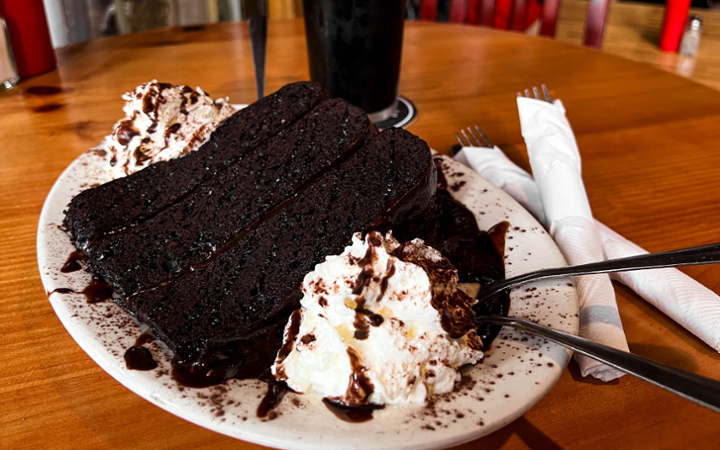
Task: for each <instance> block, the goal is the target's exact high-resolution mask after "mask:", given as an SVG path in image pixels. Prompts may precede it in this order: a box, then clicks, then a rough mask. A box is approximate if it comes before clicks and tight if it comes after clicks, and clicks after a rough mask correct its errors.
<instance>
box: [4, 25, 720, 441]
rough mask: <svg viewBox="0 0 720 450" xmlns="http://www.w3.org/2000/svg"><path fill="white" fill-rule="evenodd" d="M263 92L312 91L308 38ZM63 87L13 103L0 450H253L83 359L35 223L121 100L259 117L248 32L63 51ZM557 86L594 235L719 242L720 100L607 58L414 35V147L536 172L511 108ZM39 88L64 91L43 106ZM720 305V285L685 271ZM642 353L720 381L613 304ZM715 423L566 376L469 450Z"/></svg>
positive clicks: (457, 30)
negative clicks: (498, 153)
mask: <svg viewBox="0 0 720 450" xmlns="http://www.w3.org/2000/svg"><path fill="white" fill-rule="evenodd" d="M267 59H268V70H267V89H268V91H273V90H276V89H277V88H279V87H280V86H282V85H284V84H285V83H288V82H291V81H295V80H301V79H308V68H307V57H306V49H305V43H304V33H303V25H302V21H301V20H288V21H273V22H271V23H270V27H269V48H268V56H267ZM59 64H60V65H59V68H58V70H56V71H54V72H51V73H49V74H46V75H43V76H40V77H37V78H34V79H31V80H27V81H23V82H22V83H20V84H19V85H18V86H17V87H16V88H14V89H12V90H10V91H8V92H4V93H0V111H2V113H1V114H2V120H0V192H2V195H1V196H0V246H1V247H0V248H1V251H0V254H1V255H2V258H1V259H0V287H1V290H0V292H2V295H0V346H1V347H0V348H1V349H2V351H1V353H0V364H1V366H0V367H2V370H1V371H0V447H1V448H8V449H10V448H12V449H19V448H52V449H74V448H98V449H115V448H118V449H119V448H123V449H124V448H134V449H157V448H212V449H230V448H232V449H255V448H260V447H258V446H256V445H252V444H248V443H243V442H240V441H235V440H233V439H231V438H228V437H225V436H222V435H219V434H216V433H214V432H211V431H208V430H205V429H203V428H200V427H197V426H195V425H192V424H190V423H188V422H185V421H184V420H182V419H179V418H177V417H175V416H173V415H171V414H169V413H167V412H164V411H163V410H161V409H159V408H157V407H155V406H153V405H151V404H150V403H148V402H146V401H145V400H143V399H141V398H140V397H138V396H136V395H135V394H133V393H131V392H130V391H129V390H128V389H126V388H124V387H123V386H121V385H120V384H118V383H117V382H116V381H115V380H114V379H112V378H111V377H110V376H108V375H107V374H106V373H105V372H103V371H102V370H101V369H100V368H99V367H98V366H97V365H96V364H95V363H94V362H93V361H92V360H91V359H90V358H89V357H88V356H87V355H86V354H85V353H84V352H83V351H82V350H81V349H80V348H79V347H78V346H77V344H75V342H74V341H73V340H72V338H71V337H70V335H69V334H68V333H67V332H66V331H65V329H64V328H63V326H62V324H61V323H60V321H59V320H58V319H57V317H56V316H55V314H54V313H53V310H52V308H51V306H50V303H49V302H48V299H47V296H46V295H45V292H44V290H43V287H42V285H41V282H40V277H39V274H38V269H37V263H36V254H35V248H36V247H35V239H36V227H37V223H38V218H39V214H40V210H41V208H42V205H43V202H44V200H45V197H46V195H47V194H48V192H49V190H50V188H51V186H52V184H53V183H54V181H55V180H56V179H57V177H58V176H59V175H60V173H61V172H62V171H63V170H64V169H65V168H66V167H67V166H68V164H70V162H71V161H73V160H74V159H75V158H76V157H77V156H78V155H79V154H80V153H82V152H84V151H86V150H88V149H89V148H90V147H92V146H94V145H96V144H98V143H99V142H100V141H101V140H102V138H103V136H105V135H106V134H108V133H109V132H110V130H111V127H112V125H113V123H114V122H115V121H116V120H118V119H119V118H120V117H121V115H122V110H121V108H122V104H123V103H122V100H121V99H120V96H121V94H122V93H124V92H126V91H129V90H131V89H133V88H134V87H135V86H136V85H138V84H140V83H142V82H145V81H147V80H150V79H153V78H157V79H159V80H162V81H168V82H172V83H176V84H189V85H191V86H201V87H202V88H203V89H205V90H207V91H208V92H209V93H210V94H211V95H214V96H229V97H230V100H231V101H232V102H235V103H247V102H252V101H254V100H255V99H254V92H255V86H254V80H253V66H252V59H251V56H250V45H249V39H248V32H247V26H246V24H244V23H228V24H218V25H212V26H208V27H205V28H204V29H199V28H198V27H192V28H188V29H185V30H184V29H183V28H174V29H169V30H160V31H153V32H148V33H143V34H137V35H130V36H124V37H115V38H108V39H101V40H97V41H92V42H88V43H84V44H79V45H76V46H74V47H70V48H66V49H63V50H61V51H60V52H59ZM540 83H546V84H547V85H548V86H549V88H550V92H551V93H552V94H553V96H554V97H555V98H561V99H562V100H563V101H564V103H565V105H566V107H567V111H568V117H569V119H570V122H571V123H572V125H573V128H574V130H575V133H576V135H577V139H578V143H579V146H580V149H581V153H582V156H583V170H584V179H585V183H586V187H587V191H588V194H589V197H590V202H591V205H592V207H593V210H594V214H595V216H596V217H597V218H598V219H599V220H601V221H602V222H604V223H605V224H607V225H609V226H610V227H612V228H614V229H615V230H617V231H618V232H620V233H621V234H623V235H624V236H626V237H627V238H629V239H631V240H633V241H634V242H636V243H637V244H639V245H641V246H643V247H645V248H646V249H648V250H650V251H659V250H665V249H671V248H676V247H682V246H691V245H699V244H705V243H709V242H717V241H720V233H719V232H718V225H717V224H718V223H720V208H718V204H720V180H719V177H718V172H719V170H720V151H718V150H720V148H719V147H720V125H719V124H720V92H718V91H715V90H712V89H710V88H708V87H705V86H702V85H700V84H697V83H694V82H692V81H689V80H686V79H684V78H681V77H679V76H676V75H673V74H670V73H667V72H664V71H661V70H657V69H654V68H652V67H650V66H649V65H647V64H639V63H635V62H631V61H628V60H625V59H622V58H619V57H615V56H611V55H608V54H604V53H600V52H596V51H591V50H587V49H583V48H580V47H576V46H572V45H566V44H562V43H559V42H556V41H550V40H545V39H540V38H533V37H528V36H524V35H520V34H513V33H506V32H499V31H493V30H488V29H482V28H477V27H463V26H454V25H441V24H430V23H408V25H407V27H406V35H405V47H404V53H403V66H402V74H401V83H400V91H401V93H402V94H403V95H405V96H407V97H409V98H410V99H411V100H412V101H414V102H415V104H416V105H417V107H418V109H419V117H418V119H417V121H416V122H415V123H414V124H412V125H411V126H410V130H411V131H412V132H414V133H416V134H418V135H419V136H420V137H422V138H424V139H425V140H426V141H427V142H428V143H429V144H430V145H431V146H432V147H434V148H436V149H438V150H440V151H448V150H449V148H450V146H451V145H452V144H454V142H455V138H454V136H453V133H454V132H455V131H457V130H458V129H460V128H461V127H465V126H468V125H472V124H478V125H480V126H481V127H482V129H483V130H484V131H485V133H486V134H487V135H488V136H489V137H490V138H491V139H492V140H493V141H494V142H496V143H497V144H499V146H500V147H501V148H502V149H503V150H505V151H506V152H507V154H508V155H509V156H510V157H511V158H512V159H513V160H515V161H516V162H518V163H520V164H521V165H522V166H524V167H526V168H527V167H528V164H527V157H526V153H525V147H524V144H523V140H522V137H521V135H520V126H519V122H518V118H517V108H516V104H515V92H516V91H518V90H521V89H524V88H526V87H531V86H533V85H539V84H540ZM34 86H50V87H58V88H60V89H61V91H60V92H59V93H56V94H51V95H37V94H33V93H32V92H33V90H32V89H30V88H31V87H34ZM685 271H686V273H688V274H690V275H691V276H693V277H694V278H696V279H697V280H698V281H700V282H701V283H703V284H704V285H706V286H708V287H709V288H710V289H713V290H715V292H720V266H703V267H698V268H689V269H687V270H685ZM616 291H617V298H618V303H619V308H620V315H621V317H622V320H623V325H624V327H625V331H626V333H627V337H628V341H629V344H630V349H631V350H632V351H633V352H635V353H638V354H640V355H644V356H647V357H650V358H653V359H656V360H658V361H661V362H664V363H668V364H671V365H674V366H677V367H679V368H682V369H685V370H689V371H692V372H695V373H698V374H701V375H705V376H709V377H714V378H716V379H720V355H718V353H717V352H715V351H714V350H712V349H711V348H710V347H708V346H707V345H705V344H704V343H702V342H701V341H700V340H698V339H697V338H695V337H694V336H693V335H692V334H690V333H689V332H687V331H686V330H684V329H683V328H681V327H680V326H678V325H677V324H675V323H674V322H673V321H671V320H670V319H668V318H667V317H665V316H664V315H663V314H662V313H660V312H659V311H657V310H656V309H655V308H654V307H652V306H650V305H649V304H648V303H646V302H644V301H643V300H642V299H640V298H639V297H637V296H636V295H635V294H633V293H632V292H631V291H629V290H628V289H626V288H624V287H622V286H620V285H616ZM719 437H720V415H718V414H715V413H712V412H710V411H709V410H706V409H704V408H702V407H700V406H697V405H695V404H693V403H690V402H688V401H685V400H682V399H680V398H679V397H676V396H674V395H672V394H669V393H666V392H665V391H663V390H661V389H659V388H655V387H652V386H650V385H648V384H646V383H644V382H641V381H638V380H636V379H634V378H632V377H630V376H625V377H623V378H621V379H620V380H618V381H615V382H612V383H609V384H603V383H600V382H596V381H594V380H592V379H583V378H582V377H581V376H580V375H579V373H578V369H577V366H576V365H575V363H571V364H570V367H569V369H568V370H566V371H565V373H564V374H563V376H562V378H561V379H560V381H559V383H558V384H557V386H556V387H555V388H554V389H553V390H552V391H551V392H550V393H549V395H547V396H546V397H545V398H544V399H543V400H541V401H540V403H539V404H538V405H537V406H535V407H534V408H533V409H532V410H530V411H529V412H528V413H526V414H525V415H524V416H523V417H522V418H520V419H518V420H517V421H515V422H514V423H512V424H510V425H508V426H507V427H505V428H503V429H501V430H499V431H497V432H495V433H493V434H491V435H489V436H487V437H485V438H483V439H481V440H479V441H475V442H472V443H468V444H466V445H464V446H461V447H459V448H462V449H477V448H483V449H486V448H487V449H497V448H503V449H520V448H532V449H547V448H550V449H553V448H564V449H618V448H642V449H644V448H661V449H675V448H693V449H714V448H717V445H718V438H719Z"/></svg>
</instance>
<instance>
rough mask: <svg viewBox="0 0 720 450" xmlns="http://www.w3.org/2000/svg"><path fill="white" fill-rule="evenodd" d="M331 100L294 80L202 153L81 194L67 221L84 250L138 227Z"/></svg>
mask: <svg viewBox="0 0 720 450" xmlns="http://www.w3.org/2000/svg"><path fill="white" fill-rule="evenodd" d="M326 98H327V92H326V91H325V90H324V89H322V88H321V87H320V86H319V85H317V84H315V83H309V82H298V83H292V84H289V85H287V86H285V87H283V88H282V89H280V90H279V91H277V92H275V93H274V94H271V95H269V96H267V97H265V98H263V99H261V100H259V101H257V102H256V103H254V104H252V105H250V106H248V107H247V108H245V109H243V110H241V111H239V112H237V113H235V114H234V115H232V116H231V117H229V118H228V119H227V120H226V121H225V122H224V123H223V124H222V125H221V126H220V127H218V129H217V130H215V131H214V132H213V134H212V135H211V137H210V139H209V140H208V141H207V142H206V143H205V144H203V145H202V146H201V147H200V148H199V149H198V150H197V151H195V152H191V153H190V154H188V155H186V156H185V157H183V158H178V159H173V160H170V161H163V162H159V163H156V164H153V165H151V166H149V167H147V168H146V169H144V170H141V171H139V172H136V173H134V174H132V175H130V176H127V177H124V178H118V179H116V180H114V181H112V182H109V183H106V184H104V185H102V186H99V187H98V188H95V189H89V190H86V191H84V192H81V193H80V194H79V195H77V196H76V197H75V198H74V199H73V200H72V202H71V203H70V205H69V206H68V209H67V211H66V215H65V221H64V222H63V225H64V227H65V229H66V230H67V231H68V232H69V233H70V236H71V237H72V239H73V241H74V242H75V245H76V246H77V247H78V248H79V249H84V248H85V247H86V246H87V244H88V242H89V241H90V240H92V239H95V238H97V237H98V236H103V235H106V234H109V233H113V232H116V231H118V230H121V229H124V228H127V227H130V226H134V225H136V224H137V223H139V222H141V221H142V220H145V219H147V218H149V217H151V216H152V215H153V214H156V213H158V212H159V211H162V210H163V209H165V208H166V207H168V206H170V205H172V204H174V203H175V202H177V201H178V200H179V199H180V198H182V197H184V196H186V195H187V194H188V193H190V192H192V191H193V190H194V189H196V188H197V187H198V185H200V184H201V183H202V182H203V181H205V180H207V179H210V178H212V177H213V176H215V175H216V174H217V173H218V172H219V171H221V170H223V169H225V168H227V167H228V166H230V165H231V164H232V163H234V162H235V161H237V159H238V158H240V157H241V156H243V155H244V154H245V153H246V152H247V151H248V150H249V149H252V148H254V147H255V146H257V145H258V144H260V143H262V142H263V141H265V140H266V139H269V138H271V137H273V136H275V135H277V134H278V133H279V132H281V131H282V130H283V129H285V128H286V127H288V126H289V125H290V124H292V123H293V122H294V121H296V120H297V119H298V118H299V117H300V116H302V115H303V114H305V113H306V112H307V111H309V110H310V109H311V108H313V107H314V106H316V105H317V104H319V103H320V102H321V101H323V100H325V99H326Z"/></svg>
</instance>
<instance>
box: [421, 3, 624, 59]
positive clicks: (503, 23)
mask: <svg viewBox="0 0 720 450" xmlns="http://www.w3.org/2000/svg"><path fill="white" fill-rule="evenodd" d="M449 2H450V9H449V12H448V20H449V21H450V22H453V23H469V24H473V25H484V26H492V27H493V28H498V29H501V30H516V31H523V30H526V29H527V28H528V27H529V26H530V25H532V24H533V23H534V22H535V21H536V20H537V19H541V21H542V22H541V23H542V24H541V26H540V34H541V35H542V36H548V37H555V28H556V25H557V18H558V11H559V10H560V0H543V2H542V3H540V2H539V1H538V0H449ZM438 3H439V2H438V0H421V3H420V12H419V18H420V20H431V21H435V20H437V12H438ZM609 8H610V0H590V2H589V5H588V15H587V20H586V22H585V36H584V38H583V45H585V46H587V47H592V48H598V49H599V48H600V47H601V45H602V37H603V31H604V29H605V22H606V20H607V15H608V11H609Z"/></svg>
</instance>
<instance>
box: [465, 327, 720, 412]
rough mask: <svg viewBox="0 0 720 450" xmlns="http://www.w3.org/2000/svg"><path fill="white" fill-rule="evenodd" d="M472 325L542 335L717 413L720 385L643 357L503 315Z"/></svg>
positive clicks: (719, 404) (718, 410) (718, 409)
mask: <svg viewBox="0 0 720 450" xmlns="http://www.w3.org/2000/svg"><path fill="white" fill-rule="evenodd" d="M475 323H476V324H480V323H489V324H493V325H500V326H509V327H512V328H515V329H517V330H520V331H524V332H528V333H531V334H536V335H538V336H542V337H544V338H546V339H548V340H550V341H553V342H555V343H558V344H560V345H562V346H563V347H567V348H569V349H571V350H573V351H576V352H578V353H581V354H583V355H585V356H588V357H590V358H593V359H596V360H598V361H600V362H603V363H605V364H607V365H608V366H611V367H614V368H616V369H618V370H620V371H622V372H625V373H629V374H630V375H633V376H635V377H637V378H640V379H641V380H645V381H647V382H649V383H651V384H654V385H655V386H658V387H661V388H663V389H666V390H668V391H670V392H672V393H674V394H677V395H679V396H680V397H683V398H685V399H687V400H690V401H692V402H695V403H697V404H699V405H702V406H704V407H706V408H708V409H711V410H713V411H715V412H718V413H720V382H718V381H716V380H712V379H710V378H705V377H701V376H700V375H695V374H693V373H690V372H686V371H684V370H680V369H677V368H675V367H671V366H668V365H665V364H661V363H659V362H656V361H653V360H651V359H647V358H643V357H642V356H638V355H633V354H632V353H629V352H624V351H621V350H617V349H615V348H612V347H608V346H607V345H602V344H598V343H597V342H593V341H590V340H588V339H584V338H581V337H579V336H573V335H572V334H568V333H563V332H562V331H557V330H553V329H552V328H549V327H546V326H543V325H538V324H536V323H533V322H530V321H527V320H523V319H517V318H514V317H503V316H495V315H489V316H477V317H475Z"/></svg>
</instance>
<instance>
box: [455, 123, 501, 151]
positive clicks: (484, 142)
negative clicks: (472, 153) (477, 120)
mask: <svg viewBox="0 0 720 450" xmlns="http://www.w3.org/2000/svg"><path fill="white" fill-rule="evenodd" d="M465 130H467V132H466V131H465ZM476 133H477V134H476ZM460 134H462V137H460ZM460 134H457V133H455V137H456V138H457V141H458V143H459V144H460V145H461V146H463V147H488V148H493V147H494V145H493V143H492V141H490V139H488V137H487V136H485V133H483V132H482V130H481V129H480V127H479V126H477V125H475V131H473V129H472V128H470V127H467V128H466V129H464V130H460ZM463 138H465V139H464V140H463Z"/></svg>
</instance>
